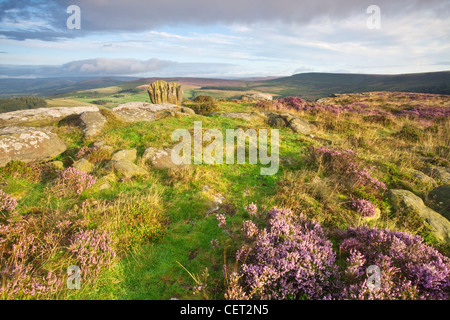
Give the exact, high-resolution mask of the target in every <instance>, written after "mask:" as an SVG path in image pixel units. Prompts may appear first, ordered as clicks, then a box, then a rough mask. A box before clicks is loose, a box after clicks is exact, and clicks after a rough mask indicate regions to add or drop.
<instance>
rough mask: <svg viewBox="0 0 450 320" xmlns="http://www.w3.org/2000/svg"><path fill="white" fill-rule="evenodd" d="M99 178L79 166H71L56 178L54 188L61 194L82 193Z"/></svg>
mask: <svg viewBox="0 0 450 320" xmlns="http://www.w3.org/2000/svg"><path fill="white" fill-rule="evenodd" d="M96 181H97V178H96V177H94V176H92V175H90V174H87V173H86V172H83V171H81V170H79V169H77V168H74V167H69V168H67V169H64V170H63V171H61V172H60V173H59V175H58V178H57V179H56V180H55V185H54V186H53V189H54V190H55V191H56V192H57V193H60V194H63V195H64V194H74V193H75V194H77V195H79V194H81V193H82V192H83V191H84V190H86V189H88V188H90V187H91V186H93V185H94V184H95V183H96Z"/></svg>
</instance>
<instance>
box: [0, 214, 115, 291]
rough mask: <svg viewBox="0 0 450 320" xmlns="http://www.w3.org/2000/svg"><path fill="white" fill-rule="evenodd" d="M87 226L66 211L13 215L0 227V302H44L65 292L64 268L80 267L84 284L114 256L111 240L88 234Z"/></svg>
mask: <svg viewBox="0 0 450 320" xmlns="http://www.w3.org/2000/svg"><path fill="white" fill-rule="evenodd" d="M87 224H88V222H87V221H85V220H84V219H82V217H80V216H78V215H77V214H75V213H73V212H71V211H67V212H64V213H63V212H59V211H50V212H30V213H28V214H27V215H24V216H21V215H18V214H14V215H12V216H10V217H9V218H8V219H7V220H6V221H3V222H1V223H0V248H2V254H1V255H0V265H1V266H2V267H1V270H0V283H1V284H2V285H1V287H0V297H2V298H5V299H17V298H42V297H45V296H48V295H51V294H54V293H56V292H57V291H58V290H60V289H62V288H63V287H64V284H65V283H64V280H65V279H66V276H65V273H66V268H67V267H68V266H70V265H77V266H79V267H80V269H81V272H82V276H83V279H84V280H85V282H86V283H91V282H95V280H96V279H97V276H98V275H99V272H101V271H102V270H104V268H106V267H108V266H109V265H110V264H111V263H112V259H113V258H114V256H115V250H114V249H113V244H114V243H113V242H112V240H111V236H110V234H108V233H106V232H101V231H98V230H87V229H86V228H87Z"/></svg>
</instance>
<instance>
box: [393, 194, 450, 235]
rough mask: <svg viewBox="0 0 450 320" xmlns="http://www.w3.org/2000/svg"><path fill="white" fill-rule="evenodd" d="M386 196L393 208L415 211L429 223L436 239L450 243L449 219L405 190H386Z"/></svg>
mask: <svg viewBox="0 0 450 320" xmlns="http://www.w3.org/2000/svg"><path fill="white" fill-rule="evenodd" d="M387 196H388V198H389V200H390V201H391V202H392V203H393V205H394V207H395V208H406V209H410V210H413V211H414V212H417V214H418V215H419V216H420V217H421V218H422V219H423V220H424V221H425V222H427V223H428V224H429V225H430V227H431V230H432V232H433V235H434V236H435V237H436V239H438V240H439V241H442V242H446V243H450V221H449V220H447V219H446V218H444V217H443V216H442V215H440V214H439V213H437V212H436V211H434V210H432V209H430V208H428V207H427V206H425V204H424V203H423V201H422V199H421V198H419V197H418V196H416V195H415V194H413V193H412V192H411V191H407V190H388V192H387Z"/></svg>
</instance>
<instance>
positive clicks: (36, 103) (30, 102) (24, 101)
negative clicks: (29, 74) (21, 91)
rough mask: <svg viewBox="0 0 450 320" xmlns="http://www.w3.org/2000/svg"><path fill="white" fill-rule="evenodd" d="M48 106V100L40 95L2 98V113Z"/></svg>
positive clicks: (0, 106)
mask: <svg viewBox="0 0 450 320" xmlns="http://www.w3.org/2000/svg"><path fill="white" fill-rule="evenodd" d="M46 106H47V101H45V99H44V98H40V97H20V98H9V99H0V113H2V112H10V111H16V110H25V109H36V108H44V107H46Z"/></svg>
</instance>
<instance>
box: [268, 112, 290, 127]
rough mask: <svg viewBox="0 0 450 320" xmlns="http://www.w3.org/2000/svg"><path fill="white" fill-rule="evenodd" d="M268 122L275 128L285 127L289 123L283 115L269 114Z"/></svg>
mask: <svg viewBox="0 0 450 320" xmlns="http://www.w3.org/2000/svg"><path fill="white" fill-rule="evenodd" d="M267 122H268V123H269V124H270V125H271V126H272V127H275V128H284V127H286V125H287V123H286V121H284V119H283V118H282V117H280V116H279V115H278V116H269V119H268V120H267Z"/></svg>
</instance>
